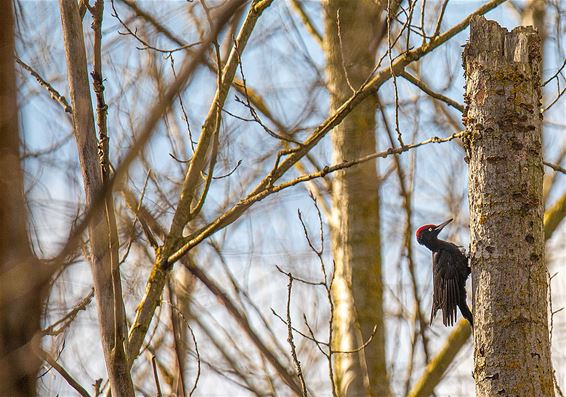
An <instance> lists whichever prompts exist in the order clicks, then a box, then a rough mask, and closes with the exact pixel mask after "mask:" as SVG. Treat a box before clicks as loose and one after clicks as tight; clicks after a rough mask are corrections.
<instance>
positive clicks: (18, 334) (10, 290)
mask: <svg viewBox="0 0 566 397" xmlns="http://www.w3.org/2000/svg"><path fill="white" fill-rule="evenodd" d="M0 9H2V12H0V395H2V396H15V397H19V396H34V395H36V379H37V372H38V371H39V367H40V365H41V360H39V359H38V358H37V357H36V356H35V355H34V354H33V350H32V343H37V340H36V339H34V340H33V341H32V339H33V336H34V335H35V333H36V332H37V331H38V330H39V328H40V318H41V302H42V293H41V291H42V288H41V287H42V286H41V284H42V283H43V281H42V279H43V280H44V281H45V278H44V277H42V276H40V275H38V268H37V266H38V265H39V263H38V261H37V260H36V258H35V256H34V255H33V253H32V251H31V247H30V244H29V239H28V233H27V220H26V219H27V213H26V204H25V199H24V175H23V172H22V169H21V165H20V136H19V131H18V105H17V100H16V72H15V59H14V52H15V44H14V19H13V16H14V15H13V9H12V1H11V0H2V1H0ZM30 285H31V286H32V287H31V288H30Z"/></svg>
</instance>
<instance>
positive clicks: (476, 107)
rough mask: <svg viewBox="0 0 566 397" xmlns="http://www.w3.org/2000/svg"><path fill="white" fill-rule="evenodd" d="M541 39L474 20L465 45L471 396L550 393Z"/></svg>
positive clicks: (526, 30)
mask: <svg viewBox="0 0 566 397" xmlns="http://www.w3.org/2000/svg"><path fill="white" fill-rule="evenodd" d="M540 51H541V49H540V39H539V37H538V36H537V34H536V32H535V30H534V29H532V28H530V27H528V28H525V27H519V28H516V29H514V30H513V31H512V32H508V31H507V30H506V29H504V28H501V27H500V26H499V25H498V24H497V23H496V22H493V21H487V20H486V19H484V18H483V17H474V18H473V19H472V22H471V24H470V40H469V43H468V44H467V46H466V48H465V50H464V68H465V72H466V94H465V100H466V105H467V106H466V110H465V113H464V121H465V124H466V128H467V131H468V135H467V137H466V139H465V146H466V152H467V156H468V159H469V173H468V175H469V176H468V196H469V203H470V257H471V264H472V284H473V290H474V296H475V320H474V321H475V326H474V361H475V369H474V378H475V381H476V395H477V396H478V397H482V396H497V395H506V396H547V397H548V396H554V387H553V377H552V366H551V361H550V343H549V329H548V316H547V311H548V285H547V274H546V267H545V261H544V241H545V239H544V231H543V213H544V212H543V195H542V181H543V164H542V134H541V129H542V114H541V111H540V107H541V103H540V100H541V88H540V72H541V71H540V62H541V57H540Z"/></svg>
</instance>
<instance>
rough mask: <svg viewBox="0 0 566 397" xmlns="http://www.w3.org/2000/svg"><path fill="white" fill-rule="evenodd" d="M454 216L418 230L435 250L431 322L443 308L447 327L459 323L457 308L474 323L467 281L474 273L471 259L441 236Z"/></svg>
mask: <svg viewBox="0 0 566 397" xmlns="http://www.w3.org/2000/svg"><path fill="white" fill-rule="evenodd" d="M451 221H452V219H450V220H448V221H446V222H444V223H441V224H440V225H424V226H422V227H420V228H419V229H418V230H417V241H418V242H419V244H422V245H424V246H425V247H427V248H428V249H430V250H431V251H432V280H433V295H432V310H431V313H430V322H431V324H432V320H433V318H434V316H435V315H436V312H437V311H438V309H441V310H442V322H443V323H444V325H445V326H447V325H450V326H451V325H454V323H455V322H456V308H457V307H458V308H460V312H461V313H462V316H464V318H465V319H466V320H468V321H469V322H470V325H472V326H473V324H474V322H473V318H472V312H471V311H470V309H469V308H468V305H467V303H466V280H467V278H468V276H469V275H470V266H469V265H468V258H466V256H465V255H464V253H463V252H462V251H461V250H460V248H459V247H458V246H457V245H455V244H452V243H450V242H448V241H443V240H440V239H438V234H439V233H440V231H441V230H442V229H443V228H444V226H446V225H447V224H448V223H450V222H451Z"/></svg>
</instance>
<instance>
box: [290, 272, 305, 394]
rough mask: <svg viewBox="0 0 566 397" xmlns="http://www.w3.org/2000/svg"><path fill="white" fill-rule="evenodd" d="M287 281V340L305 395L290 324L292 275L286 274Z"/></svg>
mask: <svg viewBox="0 0 566 397" xmlns="http://www.w3.org/2000/svg"><path fill="white" fill-rule="evenodd" d="M288 276H289V283H288V284H287V342H289V346H290V347H291V356H292V357H293V362H294V363H295V368H296V370H297V376H298V378H299V380H300V381H301V387H302V393H303V397H307V385H306V383H305V377H304V376H303V371H302V369H301V362H300V361H299V358H298V357H297V348H296V346H295V342H294V341H293V326H292V325H291V290H292V288H293V275H292V274H291V273H289V274H288Z"/></svg>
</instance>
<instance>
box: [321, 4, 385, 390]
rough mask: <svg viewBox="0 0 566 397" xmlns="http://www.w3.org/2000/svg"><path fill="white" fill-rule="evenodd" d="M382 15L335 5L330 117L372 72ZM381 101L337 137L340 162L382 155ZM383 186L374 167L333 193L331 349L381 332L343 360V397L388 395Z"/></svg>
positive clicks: (329, 8) (342, 180)
mask: <svg viewBox="0 0 566 397" xmlns="http://www.w3.org/2000/svg"><path fill="white" fill-rule="evenodd" d="M381 11H382V8H381V7H379V6H378V5H376V3H375V2H373V1H369V0H363V1H362V0H360V1H356V2H351V1H347V0H328V1H327V2H326V3H325V7H324V13H325V39H324V50H325V52H326V59H327V70H326V71H327V76H328V80H329V87H330V95H331V110H330V111H331V112H333V111H335V110H336V109H337V108H338V107H339V106H340V105H341V104H342V103H344V101H345V100H346V99H347V98H349V97H350V96H351V95H352V94H353V89H354V90H356V89H358V88H359V87H360V85H361V84H362V83H363V82H364V80H365V79H366V78H367V77H368V75H369V74H370V73H371V70H372V68H373V66H374V57H375V51H374V50H375V44H376V40H378V39H377V37H378V36H379V32H378V27H379V26H380V24H379V23H378V21H379V17H380V13H381ZM375 109H376V101H375V97H373V96H371V97H369V98H367V99H365V100H364V102H362V103H361V104H360V105H359V106H358V107H357V108H356V109H355V110H354V111H353V112H352V113H351V114H350V115H349V116H348V117H347V118H346V119H345V120H344V121H343V122H342V123H341V124H340V125H339V126H338V127H337V128H335V130H334V132H333V134H332V143H333V157H334V162H339V161H343V160H352V159H355V158H358V157H361V156H363V155H365V154H368V153H371V152H373V151H375V149H376V139H375V126H376V122H375ZM378 189H379V180H378V177H377V169H376V163H375V162H367V163H364V164H362V165H360V166H356V167H353V168H350V169H347V170H345V171H341V172H339V173H337V175H336V177H335V179H334V183H333V191H332V196H333V197H332V201H333V210H332V212H333V216H332V220H331V223H332V251H333V255H334V260H335V280H334V285H333V289H332V297H333V300H334V305H335V313H334V323H333V340H332V341H331V343H332V349H334V350H353V349H355V348H357V347H359V346H361V345H362V344H363V343H364V341H366V340H367V339H368V338H369V337H370V336H371V334H372V330H373V328H374V326H376V327H377V331H376V334H375V336H374V338H373V340H372V342H371V343H370V344H369V345H368V346H367V347H366V348H365V349H363V350H361V351H360V352H359V353H356V354H338V355H336V356H335V361H334V368H335V370H334V374H335V382H336V385H337V389H338V393H339V395H341V396H354V395H355V396H367V395H373V396H386V395H388V394H389V386H388V380H387V374H386V363H385V347H384V346H385V343H384V321H383V307H382V300H383V286H382V280H381V252H380V232H379V225H380V221H379V194H378Z"/></svg>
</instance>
